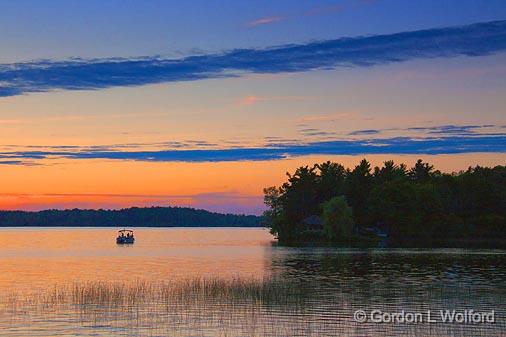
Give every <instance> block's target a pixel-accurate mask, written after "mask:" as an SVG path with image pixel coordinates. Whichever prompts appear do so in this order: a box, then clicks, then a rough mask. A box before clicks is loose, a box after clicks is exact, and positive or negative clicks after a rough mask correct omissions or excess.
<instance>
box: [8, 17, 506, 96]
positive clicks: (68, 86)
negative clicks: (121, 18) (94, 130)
mask: <svg viewBox="0 0 506 337" xmlns="http://www.w3.org/2000/svg"><path fill="white" fill-rule="evenodd" d="M504 50H506V21H494V22H487V23H478V24H473V25H468V26H458V27H449V28H437V29H428V30H420V31H414V32H404V33H397V34H391V35H378V36H366V37H356V38H341V39H336V40H325V41H318V42H312V43H307V44H293V45H284V46H278V47H273V48H265V49H235V50H230V51H226V52H223V53H214V54H213V53H210V54H203V55H196V56H188V57H184V58H180V59H164V58H159V57H145V58H135V59H125V58H111V59H93V60H85V59H71V60H64V61H33V62H24V63H14V64H1V65H0V96H14V95H21V94H25V93H30V92H46V91H52V90H98V89H104V88H111V87H124V86H138V85H145V84H153V83H170V82H181V81H196V80H203V79H212V78H224V77H235V76H241V75H243V74H252V73H256V74H277V73H289V72H304V71H311V70H317V69H319V70H322V69H335V68H337V67H367V66H373V65H381V64H388V63H394V62H402V61H407V60H412V59H418V58H435V57H455V56H481V55H489V54H493V53H497V52H500V51H504Z"/></svg>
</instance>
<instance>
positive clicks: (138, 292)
mask: <svg viewBox="0 0 506 337" xmlns="http://www.w3.org/2000/svg"><path fill="white" fill-rule="evenodd" d="M310 293H311V291H310V289H309V288H308V287H306V286H305V285H303V284H301V283H297V282H293V281H288V280H284V279H281V278H265V279H256V278H231V279H221V278H217V277H214V278H205V277H194V278H189V279H186V280H173V281H165V282H163V281H160V282H154V281H150V282H148V281H143V280H136V281H131V282H106V281H86V282H74V283H71V284H63V285H55V286H54V287H52V288H50V289H48V290H44V291H37V292H35V293H32V294H9V296H7V297H5V299H8V300H7V301H6V300H5V299H4V300H3V301H2V302H3V304H4V306H5V305H9V306H11V307H32V308H33V307H38V308H40V309H50V308H54V307H56V306H59V305H74V306H78V307H82V308H86V307H93V306H98V307H102V308H104V307H111V308H132V307H135V306H140V305H143V304H153V303H155V304H160V305H161V304H163V305H166V306H176V305H179V306H181V305H192V304H202V303H209V304H213V305H216V304H219V303H227V304H233V303H239V304H241V303H252V304H254V303H257V304H262V305H278V306H279V305H280V306H287V305H290V306H293V307H296V306H298V305H300V304H301V301H303V300H304V299H305V298H307V297H308V295H309V294H310Z"/></svg>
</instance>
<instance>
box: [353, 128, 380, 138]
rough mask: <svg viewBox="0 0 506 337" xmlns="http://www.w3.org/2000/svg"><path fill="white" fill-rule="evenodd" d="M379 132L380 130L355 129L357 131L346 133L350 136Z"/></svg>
mask: <svg viewBox="0 0 506 337" xmlns="http://www.w3.org/2000/svg"><path fill="white" fill-rule="evenodd" d="M380 132H381V130H375V129H368V130H357V131H352V132H350V133H349V134H348V135H350V136H361V135H375V134H378V133H380Z"/></svg>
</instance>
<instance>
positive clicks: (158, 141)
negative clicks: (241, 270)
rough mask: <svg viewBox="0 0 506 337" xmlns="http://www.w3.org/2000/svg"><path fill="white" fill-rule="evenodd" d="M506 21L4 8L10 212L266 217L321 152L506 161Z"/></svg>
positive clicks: (4, 136)
mask: <svg viewBox="0 0 506 337" xmlns="http://www.w3.org/2000/svg"><path fill="white" fill-rule="evenodd" d="M504 20H506V2H505V1H504V0H497V1H495V0H487V1H483V0H458V1H457V0H455V1H452V0H448V1H437V0H426V1H418V2H416V3H415V2H414V1H405V0H345V1H293V0H290V1H288V0H286V1H285V0H283V1H281V0H280V1H264V0H258V1H248V2H245V1H231V0H230V1H228V0H227V1H180V2H176V1H126V0H121V1H119V0H118V1H92V0H88V1H66V0H65V1H63V0H61V1H58V0H51V1H44V2H42V1H38V0H32V1H26V0H18V1H7V0H3V1H1V0H0V31H1V32H2V34H0V208H1V209H26V210H39V209H46V208H74V207H79V208H121V207H128V206H149V205H165V206H169V205H172V206H173V205H178V206H191V207H196V208H204V209H208V210H212V211H220V212H232V213H246V214H260V213H261V212H262V210H263V205H262V189H263V188H264V187H267V186H271V185H279V184H281V183H282V182H283V181H284V179H285V172H286V171H293V170H294V169H295V168H296V167H298V166H300V165H308V164H313V163H314V162H317V161H326V160H334V161H338V162H341V163H343V164H344V165H345V166H348V167H349V166H353V165H356V164H357V163H358V161H359V160H360V159H361V158H364V157H366V158H368V159H369V160H370V161H371V162H372V163H373V165H380V164H381V163H382V162H383V161H384V160H388V159H394V160H396V161H398V162H405V163H406V164H408V166H410V165H412V164H413V163H414V162H415V161H416V159H417V158H422V159H424V160H427V161H430V162H431V163H433V164H434V165H436V166H437V167H438V168H440V169H441V170H444V171H447V172H452V171H458V170H462V169H466V168H467V167H468V166H470V165H477V164H480V165H489V166H490V165H498V164H502V165H504V164H506V21H504Z"/></svg>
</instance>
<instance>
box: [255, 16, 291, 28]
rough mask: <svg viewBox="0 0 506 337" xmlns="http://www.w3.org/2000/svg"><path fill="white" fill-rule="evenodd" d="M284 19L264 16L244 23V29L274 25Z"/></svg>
mask: <svg viewBox="0 0 506 337" xmlns="http://www.w3.org/2000/svg"><path fill="white" fill-rule="evenodd" d="M284 19H285V18H284V17H283V16H265V17H263V18H260V19H257V20H254V21H250V22H246V27H256V26H262V25H269V24H271V23H275V22H278V21H282V20H284Z"/></svg>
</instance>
